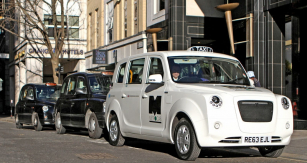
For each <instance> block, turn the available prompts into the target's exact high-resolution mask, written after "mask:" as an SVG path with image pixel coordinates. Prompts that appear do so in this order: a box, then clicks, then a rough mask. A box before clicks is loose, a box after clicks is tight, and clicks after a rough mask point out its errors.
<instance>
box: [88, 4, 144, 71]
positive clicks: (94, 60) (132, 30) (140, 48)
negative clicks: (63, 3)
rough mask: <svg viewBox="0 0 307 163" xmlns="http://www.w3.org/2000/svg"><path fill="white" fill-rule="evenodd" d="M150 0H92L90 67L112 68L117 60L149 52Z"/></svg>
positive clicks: (90, 13) (89, 9) (90, 14)
mask: <svg viewBox="0 0 307 163" xmlns="http://www.w3.org/2000/svg"><path fill="white" fill-rule="evenodd" d="M146 4H147V3H146V0H117V1H115V0H104V1H99V0H89V1H88V13H87V14H88V15H87V17H88V31H87V32H88V41H87V52H86V53H85V58H86V59H85V60H86V64H85V65H86V70H87V71H97V70H108V69H109V70H112V69H114V63H116V61H117V60H120V59H122V58H125V57H128V56H130V55H135V54H140V53H146V52H147V46H146V45H147V42H146V41H147V35H146V33H145V30H146Z"/></svg>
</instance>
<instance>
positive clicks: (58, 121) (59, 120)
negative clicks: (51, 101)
mask: <svg viewBox="0 0 307 163" xmlns="http://www.w3.org/2000/svg"><path fill="white" fill-rule="evenodd" d="M60 125H61V118H60V116H58V118H57V119H56V123H55V126H56V128H60Z"/></svg>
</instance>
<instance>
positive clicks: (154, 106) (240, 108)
mask: <svg viewBox="0 0 307 163" xmlns="http://www.w3.org/2000/svg"><path fill="white" fill-rule="evenodd" d="M112 85H113V86H112V88H111V89H110V92H109V93H108V95H107V101H106V107H105V109H106V110H105V116H106V117H105V118H106V124H107V129H108V131H109V137H110V144H111V145H114V146H121V145H123V144H124V142H125V137H132V138H139V139H146V140H152V141H158V142H166V143H172V144H175V149H176V152H177V154H178V157H179V158H180V159H183V160H195V159H196V158H198V156H199V153H200V151H201V148H204V147H242V146H246V147H258V149H259V152H260V153H261V155H262V156H265V157H278V156H280V155H281V153H282V151H283V149H284V147H285V145H288V144H289V143H290V139H291V134H292V133H293V115H292V109H291V108H292V106H291V101H290V100H289V99H288V98H287V97H285V96H282V95H277V94H274V93H272V92H271V91H270V90H267V89H265V88H260V87H252V86H250V81H249V79H248V77H247V75H246V71H245V70H244V68H243V66H242V65H241V63H240V62H239V61H238V60H237V59H236V58H235V57H232V56H229V55H224V54H218V53H213V52H211V53H209V52H193V51H167V52H151V53H145V54H140V55H134V56H130V57H129V58H125V59H123V60H121V61H120V62H118V64H117V65H116V68H115V70H114V76H113V79H112Z"/></svg>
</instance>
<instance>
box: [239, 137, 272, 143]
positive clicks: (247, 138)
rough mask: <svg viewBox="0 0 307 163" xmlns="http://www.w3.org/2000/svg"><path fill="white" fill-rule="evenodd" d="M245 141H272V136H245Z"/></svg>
mask: <svg viewBox="0 0 307 163" xmlns="http://www.w3.org/2000/svg"><path fill="white" fill-rule="evenodd" d="M243 143H271V137H270V136H243Z"/></svg>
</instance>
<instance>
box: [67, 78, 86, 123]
mask: <svg viewBox="0 0 307 163" xmlns="http://www.w3.org/2000/svg"><path fill="white" fill-rule="evenodd" d="M76 88H80V89H84V90H85V89H86V91H88V90H87V87H86V80H85V78H84V77H82V76H79V77H78V81H77V86H76ZM86 101H87V94H76V95H74V96H73V97H72V99H71V109H70V121H71V124H72V125H73V126H78V127H85V106H86Z"/></svg>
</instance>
